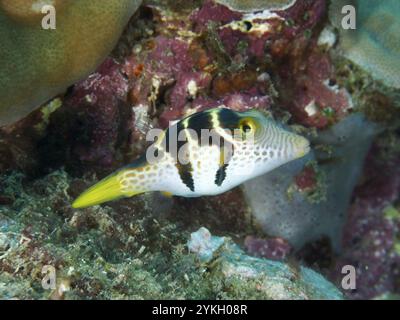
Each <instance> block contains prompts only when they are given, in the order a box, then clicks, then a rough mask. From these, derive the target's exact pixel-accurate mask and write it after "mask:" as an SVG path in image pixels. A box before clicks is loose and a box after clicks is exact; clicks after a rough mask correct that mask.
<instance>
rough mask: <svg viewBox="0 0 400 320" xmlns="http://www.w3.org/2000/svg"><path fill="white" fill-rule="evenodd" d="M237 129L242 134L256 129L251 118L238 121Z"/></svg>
mask: <svg viewBox="0 0 400 320" xmlns="http://www.w3.org/2000/svg"><path fill="white" fill-rule="evenodd" d="M239 129H240V130H241V131H242V132H243V133H244V134H253V133H254V131H255V129H256V123H255V122H254V120H252V119H243V120H242V121H240V123H239Z"/></svg>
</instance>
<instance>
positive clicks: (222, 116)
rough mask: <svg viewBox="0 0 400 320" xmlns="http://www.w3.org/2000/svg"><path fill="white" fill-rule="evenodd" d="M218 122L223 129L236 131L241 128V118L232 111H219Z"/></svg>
mask: <svg viewBox="0 0 400 320" xmlns="http://www.w3.org/2000/svg"><path fill="white" fill-rule="evenodd" d="M217 115H218V122H219V126H220V127H221V128H222V129H230V130H234V129H237V128H239V122H240V117H239V116H238V115H237V113H236V112H235V111H232V110H230V109H224V108H222V109H218V111H217Z"/></svg>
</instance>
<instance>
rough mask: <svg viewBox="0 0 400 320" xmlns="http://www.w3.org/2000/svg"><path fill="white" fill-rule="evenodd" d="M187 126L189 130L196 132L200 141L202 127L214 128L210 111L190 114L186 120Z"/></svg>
mask: <svg viewBox="0 0 400 320" xmlns="http://www.w3.org/2000/svg"><path fill="white" fill-rule="evenodd" d="M187 128H188V129H190V130H193V131H194V132H195V133H196V134H197V138H198V143H200V142H201V141H200V137H201V130H202V129H206V130H212V129H214V128H213V123H212V116H211V113H210V112H199V113H196V114H194V115H192V116H191V117H189V118H188V120H187Z"/></svg>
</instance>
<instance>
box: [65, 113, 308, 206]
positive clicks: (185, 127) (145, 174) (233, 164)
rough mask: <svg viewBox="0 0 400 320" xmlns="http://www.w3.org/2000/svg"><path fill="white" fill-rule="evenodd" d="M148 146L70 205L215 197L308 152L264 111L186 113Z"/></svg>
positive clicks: (298, 138)
mask: <svg viewBox="0 0 400 320" xmlns="http://www.w3.org/2000/svg"><path fill="white" fill-rule="evenodd" d="M152 142H153V143H152V144H151V145H150V146H149V147H148V148H147V150H146V152H145V153H143V154H142V155H141V156H140V157H139V158H138V159H137V160H135V161H133V163H131V164H128V165H126V166H124V167H123V168H121V169H119V170H117V171H116V172H114V173H111V174H110V175H109V176H107V177H105V178H104V179H102V180H101V181H100V182H98V183H96V184H95V185H93V186H92V187H90V188H89V189H87V190H86V191H84V192H83V193H82V194H81V195H80V196H79V197H78V198H77V199H76V200H75V201H74V202H73V203H72V207H73V208H84V207H88V206H93V205H98V204H102V203H104V202H107V201H112V200H116V199H119V198H123V197H132V196H135V195H138V194H142V193H147V192H155V191H158V192H161V193H163V194H166V195H169V196H181V197H201V196H213V195H218V194H221V193H224V192H226V191H228V190H230V189H232V188H234V187H236V186H239V185H240V184H242V183H243V182H245V181H247V180H249V179H252V178H255V177H257V176H259V175H262V174H265V173H267V172H269V171H271V170H273V169H275V168H277V167H279V166H281V165H283V164H285V163H288V162H290V161H292V160H295V159H298V158H301V157H303V156H305V155H306V154H307V153H308V152H309V151H310V143H309V141H308V140H307V139H306V138H305V137H303V136H301V135H298V134H296V133H294V132H292V131H290V130H288V129H286V128H284V127H283V126H282V125H280V124H279V123H277V122H276V121H275V120H274V119H273V118H272V117H271V116H270V115H269V114H268V113H266V112H264V111H261V110H257V109H250V110H246V111H242V112H239V111H234V110H231V109H228V108H225V107H219V108H213V109H208V110H205V111H201V112H197V113H194V114H192V115H189V116H187V117H185V118H183V119H181V120H180V121H178V122H176V123H174V124H172V125H170V126H169V127H168V128H167V129H166V130H164V131H161V132H160V133H159V134H158V135H154V137H153V141H152Z"/></svg>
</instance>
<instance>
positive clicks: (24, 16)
mask: <svg viewBox="0 0 400 320" xmlns="http://www.w3.org/2000/svg"><path fill="white" fill-rule="evenodd" d="M140 2H141V1H140V0H134V1H132V0H79V1H71V2H69V3H66V2H65V1H52V2H51V4H52V5H54V7H55V9H56V29H55V30H53V29H50V30H46V29H43V28H42V26H41V20H42V18H43V17H44V14H42V13H41V8H42V6H43V5H44V4H46V3H47V2H43V1H38V0H18V1H8V0H2V1H0V39H1V41H0V70H1V74H0V126H1V125H5V124H9V123H11V122H14V121H16V120H18V119H20V118H22V117H24V116H26V115H27V114H28V113H29V112H31V111H32V110H33V109H35V108H37V107H39V106H40V104H42V103H44V102H46V100H48V99H50V98H51V97H53V96H54V95H56V94H59V93H61V92H62V91H64V90H65V89H66V88H67V87H68V86H70V85H71V84H73V83H75V82H76V81H78V80H80V79H82V78H83V77H85V76H86V75H88V74H89V73H90V72H92V71H93V70H94V69H95V68H96V66H98V65H99V64H100V63H101V62H102V61H103V59H104V58H105V57H106V55H107V54H108V53H109V52H110V51H111V50H112V48H113V47H114V46H115V44H116V42H117V40H118V37H119V36H120V35H121V33H122V30H123V28H124V26H125V25H126V23H127V22H128V20H129V18H130V17H131V15H132V14H133V13H134V12H135V11H136V9H137V8H138V6H139V4H140Z"/></svg>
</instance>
